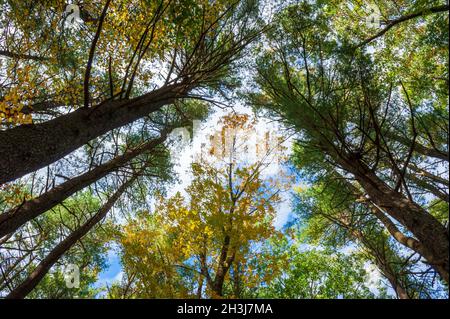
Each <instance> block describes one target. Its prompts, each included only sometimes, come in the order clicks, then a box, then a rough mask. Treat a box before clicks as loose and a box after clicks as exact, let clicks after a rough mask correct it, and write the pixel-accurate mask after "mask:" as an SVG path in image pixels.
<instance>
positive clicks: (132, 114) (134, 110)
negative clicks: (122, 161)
mask: <svg viewBox="0 0 450 319" xmlns="http://www.w3.org/2000/svg"><path fill="white" fill-rule="evenodd" d="M187 91H188V88H187V87H186V86H185V85H182V84H174V85H168V86H165V87H162V88H160V89H157V90H155V91H153V92H151V93H148V94H146V95H143V96H141V97H138V98H135V99H131V100H124V101H111V102H106V103H104V104H103V105H99V106H96V107H93V108H80V109H78V110H76V111H74V112H72V113H69V114H67V115H63V116H60V117H58V118H56V119H54V120H51V121H48V122H44V123H40V124H36V125H34V124H31V125H22V126H18V127H16V128H13V129H9V130H6V131H1V132H0V150H1V152H2V153H1V160H0V185H1V184H2V183H6V182H9V181H12V180H14V179H16V178H19V177H21V176H23V175H25V174H27V173H30V172H33V171H35V170H37V169H40V168H42V167H45V166H47V165H49V164H51V163H53V162H55V161H57V160H58V159H60V158H62V157H64V156H66V155H67V154H69V153H70V152H72V151H74V150H76V149H77V148H79V147H80V146H82V145H84V144H86V143H87V142H89V141H90V140H92V139H94V138H96V137H98V136H100V135H102V134H105V133H107V132H108V131H110V130H112V129H114V128H118V127H121V126H123V125H126V124H128V123H131V122H133V121H135V120H137V119H139V118H141V117H144V116H146V115H148V114H150V113H152V112H155V111H157V110H158V109H160V108H161V107H162V106H164V105H167V104H170V103H172V102H173V101H175V99H177V98H180V97H183V96H184V95H185V94H186V92H187Z"/></svg>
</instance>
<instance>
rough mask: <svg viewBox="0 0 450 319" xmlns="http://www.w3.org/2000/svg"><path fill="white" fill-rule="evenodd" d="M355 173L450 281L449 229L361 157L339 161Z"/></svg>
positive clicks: (376, 202) (373, 198)
mask: <svg viewBox="0 0 450 319" xmlns="http://www.w3.org/2000/svg"><path fill="white" fill-rule="evenodd" d="M339 163H340V164H341V165H342V167H343V168H344V169H345V170H347V171H348V172H350V173H352V174H353V175H354V176H355V178H356V180H357V181H358V182H359V184H360V185H361V187H362V188H363V189H364V190H365V192H366V193H367V195H369V197H370V200H371V201H372V202H373V203H375V204H376V205H377V206H379V207H380V208H381V209H383V211H385V212H387V213H388V214H389V215H390V216H391V217H392V218H394V219H396V220H397V221H398V222H400V223H401V224H402V225H403V226H405V227H406V228H407V229H408V230H409V231H410V232H411V233H412V234H413V235H414V236H415V237H416V238H417V239H418V240H419V242H420V243H421V244H422V245H423V257H424V258H425V259H426V260H427V262H428V263H429V264H430V265H432V266H433V267H434V268H435V269H436V270H437V271H438V273H439V274H440V275H441V277H442V279H443V280H444V281H445V282H447V283H448V282H449V239H448V231H447V229H446V228H445V227H444V225H442V224H441V223H440V222H439V221H438V220H436V219H435V218H434V217H433V216H432V215H430V214H429V213H428V212H427V211H426V210H424V209H423V208H422V207H420V206H419V205H417V204H416V203H414V202H412V201H410V200H408V199H407V198H406V197H405V196H404V195H403V194H401V193H399V192H397V191H395V190H393V189H392V188H391V187H389V186H388V185H387V184H386V183H385V182H384V181H382V180H381V179H380V178H378V176H376V174H375V173H374V172H373V171H371V170H370V169H369V168H368V167H367V166H366V165H365V164H363V163H362V162H360V161H358V160H353V159H346V160H345V161H344V160H339Z"/></svg>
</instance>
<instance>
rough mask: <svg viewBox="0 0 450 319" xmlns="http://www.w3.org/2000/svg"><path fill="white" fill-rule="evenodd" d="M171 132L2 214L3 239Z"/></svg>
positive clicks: (0, 225)
mask: <svg viewBox="0 0 450 319" xmlns="http://www.w3.org/2000/svg"><path fill="white" fill-rule="evenodd" d="M167 133H168V131H163V132H162V133H161V136H160V137H159V138H155V139H152V140H150V141H148V142H146V143H143V144H142V145H140V146H138V147H136V148H133V149H129V150H128V151H126V152H125V153H124V154H122V155H120V156H117V157H116V158H114V159H112V160H110V161H108V162H106V163H105V164H102V165H99V166H97V167H96V168H94V169H92V170H90V171H88V172H86V173H84V174H81V175H79V176H77V177H74V178H72V179H70V180H68V181H66V182H64V183H62V184H61V185H58V186H56V187H54V188H52V189H51V190H49V191H48V192H46V193H44V194H42V195H41V196H39V197H36V198H33V199H30V200H28V201H25V202H24V203H22V204H21V205H19V206H18V207H16V208H13V209H11V210H10V211H7V212H5V213H3V214H1V215H0V238H2V237H3V236H5V235H7V234H9V233H11V232H13V231H15V230H17V229H18V228H19V227H20V226H22V225H23V224H25V223H26V222H28V221H30V220H32V219H33V218H36V217H37V216H39V215H41V214H43V213H45V212H46V211H48V210H49V209H51V208H52V207H54V206H56V205H57V204H59V203H61V202H62V201H64V200H65V199H66V198H68V197H69V196H71V195H73V194H74V193H76V192H78V191H80V190H82V189H83V188H85V187H86V186H88V185H90V184H92V183H94V182H95V181H97V180H99V179H101V178H103V177H104V176H106V175H107V174H109V173H111V172H113V171H115V170H117V169H118V168H120V167H123V166H124V165H125V164H126V163H128V162H129V161H130V160H132V159H133V158H135V157H137V156H139V155H141V154H143V153H145V152H148V151H151V150H152V149H154V148H155V147H156V146H158V145H160V144H161V143H163V142H164V141H165V139H166V137H167Z"/></svg>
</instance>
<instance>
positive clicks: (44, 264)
mask: <svg viewBox="0 0 450 319" xmlns="http://www.w3.org/2000/svg"><path fill="white" fill-rule="evenodd" d="M136 177H137V175H135V176H133V177H131V178H130V179H129V180H128V181H127V182H125V183H124V184H122V186H120V187H119V189H118V190H117V191H116V192H115V193H114V194H113V195H112V196H111V197H110V198H109V199H108V200H107V202H106V203H105V204H104V205H103V206H102V207H101V208H100V209H99V210H98V212H97V213H96V214H95V215H94V216H93V217H91V218H90V219H89V220H88V221H87V222H86V223H85V224H83V225H82V226H81V227H80V228H78V229H77V230H75V231H74V232H72V233H71V234H70V235H69V236H68V237H67V238H65V239H64V240H63V241H62V242H60V243H59V244H58V245H56V247H55V248H53V249H52V250H51V251H50V253H49V254H48V255H47V256H46V257H45V258H44V259H43V260H42V261H41V262H40V263H39V265H38V266H37V267H36V268H35V269H34V271H33V272H32V273H31V274H30V275H29V276H28V277H27V278H26V279H25V280H24V281H23V282H22V283H21V284H20V285H19V286H17V287H16V288H15V289H14V290H13V291H11V292H10V293H9V294H8V295H7V296H6V298H7V299H23V298H25V297H26V296H27V295H28V294H29V293H30V292H31V291H32V290H33V289H34V288H35V287H36V286H37V284H39V282H40V281H41V280H42V278H44V276H45V275H46V274H47V273H48V271H49V270H50V268H51V267H52V266H53V265H54V264H55V263H56V262H57V261H58V259H59V258H61V256H62V255H64V254H65V253H66V252H67V251H68V250H69V249H70V248H71V247H72V246H73V245H75V243H76V242H77V241H78V240H80V239H81V238H82V237H83V236H84V235H86V234H87V233H88V232H89V231H90V230H91V229H92V228H93V227H94V226H95V225H96V224H97V223H99V222H100V221H101V220H102V219H103V218H104V217H105V216H106V214H107V213H108V211H109V210H110V209H111V208H112V206H113V205H114V203H115V202H116V201H117V200H118V199H119V197H120V196H121V195H122V194H123V192H124V191H125V190H126V189H127V188H128V186H130V184H131V183H132V182H133V181H134V179H135V178H136Z"/></svg>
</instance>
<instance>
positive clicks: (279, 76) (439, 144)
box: [250, 3, 449, 282]
mask: <svg viewBox="0 0 450 319" xmlns="http://www.w3.org/2000/svg"><path fill="white" fill-rule="evenodd" d="M313 12H314V15H312V13H313ZM329 19H331V21H333V18H332V16H331V15H330V12H328V11H327V10H321V9H320V8H319V6H318V5H317V4H306V3H302V4H299V5H293V6H290V7H288V8H286V10H285V11H283V12H282V13H280V15H279V18H278V25H279V27H278V28H274V30H273V31H272V32H270V33H269V34H268V41H269V42H270V43H271V47H272V48H271V49H270V50H268V51H267V52H265V53H264V54H262V56H261V57H260V60H259V62H258V69H257V71H258V72H257V75H256V76H255V80H256V81H257V83H258V85H259V88H260V94H251V95H250V98H251V100H252V101H253V103H255V105H256V106H259V107H262V108H264V109H266V110H267V111H268V115H272V116H273V117H274V118H277V119H279V120H281V121H283V122H284V123H286V125H288V126H289V127H292V128H294V129H295V130H296V131H297V132H298V134H299V142H298V148H297V152H298V154H302V155H304V154H308V153H309V154H311V155H309V157H310V158H314V160H315V161H319V162H318V163H322V162H324V161H325V162H330V163H331V165H332V166H334V167H335V168H337V169H339V170H342V171H343V172H344V175H345V177H351V178H353V179H354V180H356V181H357V182H358V184H359V186H360V187H361V189H362V190H363V191H364V196H367V197H368V199H369V200H370V201H371V202H372V203H373V204H375V205H376V206H377V207H378V208H379V209H381V210H382V211H383V213H385V214H388V215H389V216H390V217H392V218H394V219H395V220H396V221H398V222H399V223H400V224H401V225H402V226H403V227H404V228H405V229H407V230H408V231H409V232H411V233H412V234H413V236H414V238H415V239H416V240H417V241H418V242H419V243H420V244H421V246H422V247H423V250H422V251H421V254H422V255H423V256H424V258H425V259H427V261H428V262H429V263H430V264H431V265H433V267H434V269H435V270H436V271H437V272H438V273H439V274H440V276H441V278H442V279H443V280H444V281H445V282H448V271H449V270H448V269H449V263H448V248H449V247H448V231H447V229H446V227H445V226H444V225H443V224H442V223H441V221H439V220H437V219H436V218H435V217H434V216H433V215H431V214H430V213H429V212H428V211H427V209H426V207H424V206H423V205H421V201H422V199H421V198H420V196H421V194H423V193H431V194H434V195H435V194H436V193H437V192H430V188H431V186H432V185H430V183H429V182H428V183H427V182H426V181H424V180H423V179H421V178H419V179H420V180H421V181H417V180H415V179H411V178H408V177H409V176H408V174H407V173H408V172H409V170H414V169H411V168H410V167H414V166H417V167H421V168H422V167H423V166H424V165H425V163H426V162H427V161H433V163H435V165H438V164H437V163H438V162H437V161H436V159H434V156H433V155H434V154H435V152H432V151H431V150H434V151H438V152H439V154H441V155H442V156H437V157H438V158H439V159H440V160H442V158H443V157H446V160H447V164H444V165H448V155H444V154H447V153H448V151H446V150H445V147H447V146H446V142H447V137H446V134H447V133H446V131H445V130H442V131H439V129H438V130H436V131H435V132H431V130H429V129H428V128H427V127H425V126H424V125H423V122H424V121H425V118H428V117H430V114H433V113H440V112H444V113H445V112H447V113H448V104H447V106H446V109H445V104H444V105H443V104H442V103H443V100H442V97H443V96H445V95H446V94H447V95H448V93H446V92H439V94H438V95H437V96H436V99H433V101H432V102H429V101H426V98H425V96H424V95H423V91H421V90H420V89H419V88H417V87H415V86H414V88H415V89H417V91H418V92H419V93H415V94H414V97H411V96H413V94H412V93H413V92H412V91H411V89H410V88H409V85H410V84H409V83H408V84H406V83H405V82H404V81H407V80H410V79H411V78H410V77H411V74H406V75H405V76H404V77H403V78H401V76H403V74H400V75H395V76H393V75H392V74H391V73H389V71H391V69H390V68H389V67H388V68H387V69H383V68H382V67H381V66H380V65H378V64H377V63H372V62H371V59H370V57H369V54H368V53H364V52H361V51H358V50H356V51H355V49H354V46H353V45H352V44H351V43H348V42H349V41H348V40H349V39H346V38H345V35H344V36H340V35H339V34H337V35H335V36H328V35H329V34H330V32H331V29H330V24H329V23H328V21H329ZM430 19H439V17H436V16H433V17H431V18H430ZM426 25H427V26H429V28H433V27H431V25H432V22H429V24H426ZM286 34H289V37H286ZM419 37H420V36H419ZM416 40H417V39H416ZM417 41H420V40H417ZM400 45H404V43H403V42H401V43H397V42H396V43H393V44H391V43H389V48H390V49H394V48H395V47H399V46H400ZM429 49H431V48H430V47H429V46H425V48H424V50H429ZM381 60H382V59H381ZM439 63H440V61H438V62H437V64H439ZM416 71H417V72H424V73H426V70H425V69H424V67H423V65H420V64H419V65H417V70H416ZM419 74H421V73H419ZM412 85H414V84H411V86H412ZM428 89H429V86H427V87H426V88H425V90H428ZM444 103H445V102H444ZM425 105H427V107H425ZM422 106H423V107H424V111H422V110H421V107H422ZM399 114H402V115H403V116H405V117H406V118H405V119H401V120H399ZM433 118H434V119H435V120H436V121H438V122H439V123H440V125H442V127H447V126H448V120H447V119H445V118H444V117H442V118H440V117H439V118H438V117H433ZM388 123H392V124H390V125H388ZM439 127H441V126H439ZM398 132H402V133H404V134H407V139H406V140H407V141H408V142H403V143H402V142H400V143H399V140H400V139H399V138H392V137H391V136H392V135H393V134H394V135H395V136H401V134H399V133H398ZM425 144H426V145H425ZM424 148H425V149H430V152H424V151H423V150H424ZM424 155H426V156H425V157H424ZM298 159H299V161H300V160H304V158H302V157H300V155H299V157H298ZM313 166H316V167H317V165H314V164H313ZM423 169H424V170H427V169H425V168H423ZM322 172H323V170H322ZM429 173H431V172H429ZM431 174H432V175H439V174H438V173H434V174H433V173H431ZM317 175H320V173H319V174H317ZM424 185H425V187H424ZM415 190H419V191H420V192H421V193H417V194H415V193H414V191H415ZM444 192H445V191H444ZM447 192H448V190H447ZM440 197H442V198H443V199H444V200H445V196H440Z"/></svg>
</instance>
